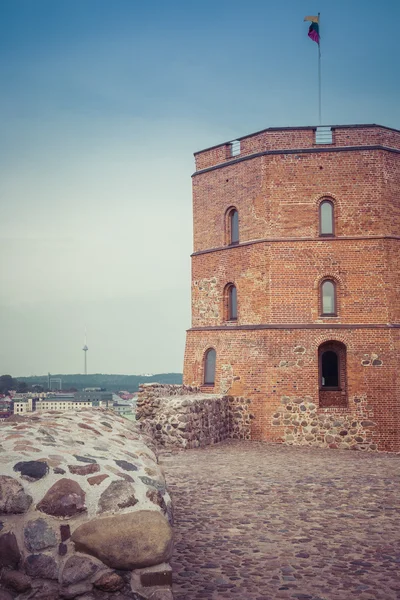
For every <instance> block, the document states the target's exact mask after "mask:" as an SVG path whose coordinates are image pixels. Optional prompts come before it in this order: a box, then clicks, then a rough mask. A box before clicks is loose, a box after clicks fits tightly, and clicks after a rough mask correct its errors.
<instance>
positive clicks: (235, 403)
mask: <svg viewBox="0 0 400 600" xmlns="http://www.w3.org/2000/svg"><path fill="white" fill-rule="evenodd" d="M136 418H137V419H138V421H139V422H140V424H141V427H142V429H143V430H145V431H146V430H147V431H148V433H149V434H151V435H152V436H153V438H154V440H155V442H156V444H157V445H159V446H160V447H164V448H198V447H202V446H207V445H210V444H215V443H217V442H221V441H222V440H225V439H227V438H236V439H244V440H248V439H250V428H251V419H252V415H251V413H250V400H247V399H246V398H243V397H233V396H223V395H218V394H205V393H202V392H201V389H200V388H198V387H192V386H178V385H163V384H158V383H149V384H143V385H141V386H140V387H139V396H138V401H137V406H136Z"/></svg>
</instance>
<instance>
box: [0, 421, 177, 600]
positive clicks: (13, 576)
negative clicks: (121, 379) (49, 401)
mask: <svg viewBox="0 0 400 600" xmlns="http://www.w3.org/2000/svg"><path fill="white" fill-rule="evenodd" d="M0 440H1V443H0V465H1V467H0V472H1V475H0V598H1V600H13V599H18V600H31V599H35V600H58V599H61V598H66V599H68V598H71V599H72V598H80V600H114V599H115V600H129V599H132V600H171V599H172V591H171V585H172V573H171V568H170V566H169V562H168V561H169V559H170V557H171V554H172V549H173V532H172V527H171V525H172V520H173V514H172V505H171V500H170V497H169V495H168V492H167V490H166V485H165V480H164V476H163V473H162V471H161V468H160V467H159V465H158V463H157V456H156V454H155V451H154V450H155V448H154V442H153V440H152V439H151V438H150V437H148V436H147V435H146V434H145V433H144V432H140V430H139V428H138V426H137V425H136V424H134V423H131V422H130V421H128V420H125V419H123V418H121V417H119V416H117V415H115V413H113V412H111V411H105V410H101V409H100V410H94V409H93V410H90V411H89V410H88V411H80V412H79V413H77V412H73V411H70V412H63V413H61V412H56V411H50V412H45V413H33V414H32V415H29V416H24V417H19V416H18V417H11V418H10V419H7V420H5V421H4V422H2V423H0Z"/></svg>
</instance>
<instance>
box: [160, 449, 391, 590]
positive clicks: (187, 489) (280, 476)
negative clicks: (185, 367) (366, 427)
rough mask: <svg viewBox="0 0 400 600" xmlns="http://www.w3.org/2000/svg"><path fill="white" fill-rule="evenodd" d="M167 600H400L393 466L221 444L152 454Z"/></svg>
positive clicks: (323, 453)
mask: <svg viewBox="0 0 400 600" xmlns="http://www.w3.org/2000/svg"><path fill="white" fill-rule="evenodd" d="M161 463H162V465H163V467H164V469H165V473H166V477H167V482H168V486H169V490H170V492H171V494H172V496H173V501H174V504H175V519H176V522H175V530H176V545H175V552H174V557H173V560H172V567H173V571H174V593H175V598H176V600H197V599H199V600H200V599H203V600H204V598H208V599H210V600H216V599H221V600H222V599H223V598H232V599H235V598H237V599H240V600H275V599H277V598H288V599H289V598H290V599H294V600H349V599H352V598H356V599H357V600H375V599H379V600H389V599H390V600H396V599H399V598H400V520H399V515H400V456H399V455H390V454H380V453H359V452H353V451H349V450H325V449H310V448H299V447H297V448H294V447H286V446H281V445H277V444H264V443H261V442H233V441H229V442H224V443H222V444H219V445H216V446H211V447H208V448H205V449H199V450H188V451H186V452H181V453H179V454H171V455H164V456H162V457H161Z"/></svg>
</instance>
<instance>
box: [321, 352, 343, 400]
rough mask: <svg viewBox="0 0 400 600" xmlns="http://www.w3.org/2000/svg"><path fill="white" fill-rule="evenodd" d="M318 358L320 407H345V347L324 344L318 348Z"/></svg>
mask: <svg viewBox="0 0 400 600" xmlns="http://www.w3.org/2000/svg"><path fill="white" fill-rule="evenodd" d="M318 357H319V405H320V407H321V408H329V407H331V406H337V407H345V406H347V373H346V346H345V345H344V344H343V343H342V342H336V341H333V340H332V341H330V342H325V343H324V344H321V346H320V347H319V348H318Z"/></svg>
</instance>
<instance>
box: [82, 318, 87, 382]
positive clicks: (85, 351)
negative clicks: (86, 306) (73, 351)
mask: <svg viewBox="0 0 400 600" xmlns="http://www.w3.org/2000/svg"><path fill="white" fill-rule="evenodd" d="M82 350H83V352H84V357H85V362H84V366H85V371H84V372H85V375H87V351H88V350H89V348H88V347H87V344H86V327H85V345H84V346H83V348H82Z"/></svg>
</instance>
